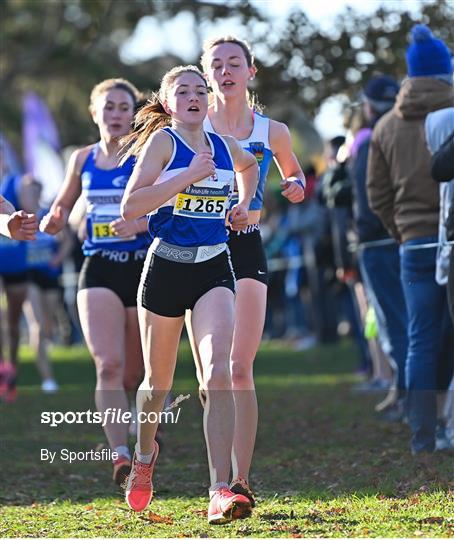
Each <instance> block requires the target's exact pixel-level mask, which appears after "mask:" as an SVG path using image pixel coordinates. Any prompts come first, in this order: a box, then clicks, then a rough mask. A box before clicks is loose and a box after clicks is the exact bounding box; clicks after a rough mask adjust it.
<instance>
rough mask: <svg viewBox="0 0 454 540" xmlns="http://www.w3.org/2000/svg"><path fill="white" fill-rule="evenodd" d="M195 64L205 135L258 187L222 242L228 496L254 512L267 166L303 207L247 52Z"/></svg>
mask: <svg viewBox="0 0 454 540" xmlns="http://www.w3.org/2000/svg"><path fill="white" fill-rule="evenodd" d="M201 62H202V66H203V70H204V72H205V76H206V77H207V79H208V84H209V85H210V86H211V87H212V89H213V100H212V103H211V105H210V107H209V109H208V114H207V117H206V119H205V122H204V128H205V129H206V130H207V131H213V132H214V133H219V134H222V135H231V136H233V137H235V138H236V139H237V140H238V142H239V144H240V145H241V146H242V147H243V148H244V149H245V150H247V151H249V152H250V153H251V154H253V155H254V156H255V157H256V160H257V162H258V164H259V184H258V187H257V191H256V193H255V196H254V198H253V199H252V202H251V204H250V206H249V218H248V225H247V227H245V228H244V229H242V230H241V231H230V234H229V241H228V246H229V248H230V254H231V257H232V264H233V269H234V272H235V277H236V279H237V284H236V297H235V329H234V334H233V345H232V351H231V357H230V367H231V375H232V386H233V395H234V401H235V429H234V437H233V449H232V472H233V479H232V482H231V484H230V488H231V490H232V491H233V492H234V493H241V494H243V495H246V496H247V497H248V498H249V499H250V501H251V504H252V505H253V506H254V504H255V501H254V496H253V493H252V491H251V489H250V487H249V480H248V476H249V469H250V466H251V461H252V454H253V451H254V444H255V436H256V432H257V419H258V411H257V398H256V394H255V387H254V379H253V362H254V359H255V355H256V353H257V350H258V347H259V345H260V341H261V338H262V332H263V326H264V322H265V311H266V295H267V264H266V258H265V253H264V250H263V247H262V240H261V236H260V228H259V221H260V211H261V208H262V204H263V191H264V188H265V182H266V177H267V174H268V170H269V167H270V163H271V160H272V159H273V158H274V160H275V162H276V164H277V166H278V169H279V171H280V173H281V175H282V181H281V186H282V189H283V191H282V195H283V196H284V197H286V198H287V199H288V200H289V201H290V202H292V203H299V202H301V201H302V200H303V199H304V187H305V178H304V174H303V171H302V170H301V167H300V165H299V163H298V160H297V159H296V156H295V154H294V153H293V151H292V142H291V139H290V133H289V130H288V128H287V126H286V125H285V124H282V123H280V122H276V121H274V120H271V119H270V118H267V117H266V116H263V115H262V114H259V113H258V112H256V111H255V110H254V108H253V107H252V106H251V104H250V103H249V94H248V88H247V85H248V81H250V80H252V79H254V77H255V73H256V71H257V69H256V67H255V65H254V58H253V56H252V53H251V51H250V49H249V46H248V44H247V43H246V42H244V41H242V40H239V39H237V38H234V37H222V38H218V39H214V40H211V41H208V42H207V43H205V45H204V52H203V56H202V59H201ZM192 319H193V316H192ZM192 325H193V320H192ZM187 326H188V327H189V328H188V333H189V336H190V339H191V346H192V350H193V353H194V360H195V362H196V367H197V373H198V380H199V383H200V395H201V401H202V403H203V402H204V395H205V387H204V384H203V381H204V377H203V363H201V362H200V358H199V355H200V351H199V350H198V348H197V346H196V343H195V342H194V339H193V337H192V334H193V332H192V331H191V329H190V326H191V321H190V318H189V317H187Z"/></svg>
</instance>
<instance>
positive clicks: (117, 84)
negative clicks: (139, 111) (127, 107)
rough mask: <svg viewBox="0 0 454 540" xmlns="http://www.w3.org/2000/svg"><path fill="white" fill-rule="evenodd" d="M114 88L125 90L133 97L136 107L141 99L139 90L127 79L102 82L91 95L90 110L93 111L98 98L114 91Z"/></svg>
mask: <svg viewBox="0 0 454 540" xmlns="http://www.w3.org/2000/svg"><path fill="white" fill-rule="evenodd" d="M113 88H118V89H120V90H124V91H125V92H127V93H128V94H129V95H130V96H131V97H132V101H133V103H134V105H135V104H136V103H137V102H138V101H139V99H141V96H142V94H141V93H140V92H139V90H137V88H136V87H135V86H134V85H133V84H132V83H130V82H129V81H127V80H126V79H120V78H118V79H106V80H104V81H101V82H100V83H98V84H97V85H96V86H95V87H94V88H93V90H92V91H91V94H90V110H92V108H93V106H94V103H95V101H96V98H97V97H98V96H100V95H102V94H105V93H107V92H108V91H109V90H112V89H113Z"/></svg>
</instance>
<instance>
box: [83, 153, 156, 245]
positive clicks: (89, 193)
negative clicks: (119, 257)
mask: <svg viewBox="0 0 454 540" xmlns="http://www.w3.org/2000/svg"><path fill="white" fill-rule="evenodd" d="M97 148H98V144H97V145H95V146H94V148H93V149H92V151H91V152H90V153H89V154H88V156H87V159H86V160H85V163H84V165H83V167H82V172H81V181H82V193H83V195H84V197H85V199H86V202H87V236H88V237H87V239H86V240H85V242H84V243H83V246H82V249H83V252H84V254H85V255H93V254H94V253H96V252H97V251H100V250H103V251H104V250H107V251H117V250H121V251H135V250H138V249H144V248H147V247H148V246H149V245H150V237H149V236H148V234H147V233H146V232H144V233H140V234H137V235H136V238H135V239H134V240H122V239H120V238H115V240H109V239H108V237H107V239H102V238H101V239H100V240H96V238H95V237H94V234H93V233H94V224H95V223H98V224H105V225H102V226H100V227H104V228H105V229H106V230H107V231H108V226H107V225H108V223H109V222H111V221H113V220H114V219H117V218H119V217H120V203H121V199H122V198H123V193H124V191H125V188H126V184H127V183H128V180H129V177H130V176H131V173H132V171H133V168H134V165H135V158H134V157H129V158H128V159H127V160H126V161H125V163H123V165H121V166H120V167H115V169H110V170H104V169H100V168H98V167H97V166H96V163H95V160H96V151H97Z"/></svg>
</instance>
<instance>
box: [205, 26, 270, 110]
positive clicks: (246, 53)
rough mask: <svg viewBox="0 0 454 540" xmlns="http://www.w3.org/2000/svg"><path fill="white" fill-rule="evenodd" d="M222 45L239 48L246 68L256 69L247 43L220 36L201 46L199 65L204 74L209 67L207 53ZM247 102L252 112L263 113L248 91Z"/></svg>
mask: <svg viewBox="0 0 454 540" xmlns="http://www.w3.org/2000/svg"><path fill="white" fill-rule="evenodd" d="M222 43H233V44H234V45H238V46H239V47H241V49H242V50H243V53H244V57H245V58H246V63H247V65H248V67H256V66H255V63H254V62H255V59H254V55H253V54H252V49H251V47H250V46H249V43H248V42H247V41H244V40H242V39H239V38H237V37H234V36H221V37H218V38H213V39H208V40H207V41H205V43H204V44H203V53H202V56H201V58H200V63H201V64H202V67H203V69H204V71H205V72H206V71H207V68H208V67H209V66H208V53H209V51H210V50H211V49H212V48H213V47H216V45H221V44H222ZM247 102H248V105H249V107H250V108H251V109H253V110H254V111H258V112H262V111H263V106H262V105H261V104H260V103H259V101H258V99H257V96H256V95H255V94H253V93H252V92H250V91H249V90H248V91H247Z"/></svg>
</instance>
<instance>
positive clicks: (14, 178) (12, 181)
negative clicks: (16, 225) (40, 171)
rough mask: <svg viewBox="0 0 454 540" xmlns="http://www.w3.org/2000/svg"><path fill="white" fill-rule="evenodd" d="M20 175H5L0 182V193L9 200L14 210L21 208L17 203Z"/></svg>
mask: <svg viewBox="0 0 454 540" xmlns="http://www.w3.org/2000/svg"><path fill="white" fill-rule="evenodd" d="M20 181H21V176H20V175H8V176H5V177H4V178H3V179H2V181H1V184H0V195H3V197H5V199H7V200H8V202H10V203H11V204H12V205H13V206H14V208H15V209H16V210H22V208H21V207H20V203H19V185H20Z"/></svg>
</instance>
